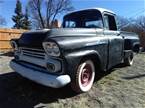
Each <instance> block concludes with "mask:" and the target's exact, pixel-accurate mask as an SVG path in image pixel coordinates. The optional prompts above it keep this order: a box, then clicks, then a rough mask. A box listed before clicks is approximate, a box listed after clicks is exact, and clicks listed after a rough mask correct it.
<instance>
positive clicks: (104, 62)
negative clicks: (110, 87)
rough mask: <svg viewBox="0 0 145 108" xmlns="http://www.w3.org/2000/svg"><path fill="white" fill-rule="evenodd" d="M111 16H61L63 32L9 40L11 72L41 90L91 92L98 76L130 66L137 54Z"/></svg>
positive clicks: (134, 39)
mask: <svg viewBox="0 0 145 108" xmlns="http://www.w3.org/2000/svg"><path fill="white" fill-rule="evenodd" d="M115 18H116V15H115V13H114V12H112V11H109V10H106V9H102V8H92V9H85V10H80V11H75V12H72V13H69V14H67V15H65V16H64V19H63V28H59V29H51V30H36V31H30V32H26V33H23V34H22V36H21V37H20V39H18V40H11V44H12V46H13V48H14V49H15V58H14V59H13V60H12V61H11V62H10V66H11V68H12V69H13V70H15V71H16V72H18V73H19V74H21V75H22V76H24V77H26V78H28V79H30V80H33V81H34V82H37V83H40V84H42V85H45V86H49V87H53V88H60V87H63V86H65V85H67V84H69V83H71V87H72V89H73V90H74V91H76V92H78V93H80V92H87V91H89V90H90V89H91V87H92V85H93V82H94V79H95V77H96V76H97V75H99V74H98V73H99V72H102V71H107V70H108V69H110V68H112V67H113V66H115V65H117V64H120V63H124V64H126V65H129V66H130V65H132V64H133V57H134V55H133V52H138V51H139V38H138V36H137V35H136V34H134V33H129V32H123V31H118V30H117V25H116V20H115Z"/></svg>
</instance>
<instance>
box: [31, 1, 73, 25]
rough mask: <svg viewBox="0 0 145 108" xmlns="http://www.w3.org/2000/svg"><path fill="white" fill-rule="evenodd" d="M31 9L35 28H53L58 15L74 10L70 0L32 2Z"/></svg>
mask: <svg viewBox="0 0 145 108" xmlns="http://www.w3.org/2000/svg"><path fill="white" fill-rule="evenodd" d="M29 9H30V12H31V16H32V20H33V22H34V23H35V26H37V27H39V28H51V22H52V21H54V20H55V18H56V16H57V15H58V14H61V13H63V12H66V11H70V10H72V9H73V7H72V6H71V1H70V0H30V1H29Z"/></svg>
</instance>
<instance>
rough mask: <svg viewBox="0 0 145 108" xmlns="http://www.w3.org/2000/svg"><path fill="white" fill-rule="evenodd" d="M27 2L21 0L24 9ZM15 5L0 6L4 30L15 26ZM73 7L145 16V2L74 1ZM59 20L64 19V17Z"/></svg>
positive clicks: (10, 0)
mask: <svg viewBox="0 0 145 108" xmlns="http://www.w3.org/2000/svg"><path fill="white" fill-rule="evenodd" d="M0 1H1V0H0ZM27 1H28V0H21V2H22V5H23V7H25V5H26V4H27ZM15 4H16V0H3V3H1V4H0V15H1V16H3V17H4V18H5V19H6V22H7V25H5V26H3V27H4V28H11V27H12V26H13V21H12V20H11V17H12V15H14V9H15ZM72 5H73V6H74V8H75V10H78V9H84V8H91V7H101V8H107V9H110V10H112V11H114V12H115V13H116V14H117V15H120V16H123V17H128V18H129V17H132V18H135V17H138V16H141V15H145V0H72ZM59 19H62V16H60V18H59Z"/></svg>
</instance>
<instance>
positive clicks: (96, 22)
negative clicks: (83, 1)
mask: <svg viewBox="0 0 145 108" xmlns="http://www.w3.org/2000/svg"><path fill="white" fill-rule="evenodd" d="M63 27H64V28H103V22H102V15H101V13H100V12H99V11H97V10H85V11H79V12H74V13H71V14H68V15H66V16H65V17H64V22H63Z"/></svg>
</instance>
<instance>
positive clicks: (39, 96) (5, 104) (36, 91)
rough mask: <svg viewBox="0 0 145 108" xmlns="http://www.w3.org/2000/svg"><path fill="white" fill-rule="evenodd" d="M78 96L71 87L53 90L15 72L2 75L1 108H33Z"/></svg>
mask: <svg viewBox="0 0 145 108" xmlns="http://www.w3.org/2000/svg"><path fill="white" fill-rule="evenodd" d="M76 95H77V94H76V93H74V92H73V91H72V90H71V88H70V85H68V86H66V87H64V88H60V89H53V88H48V87H44V86H41V85H39V84H36V83H33V82H32V81H29V80H27V79H25V78H23V77H21V76H19V75H18V74H17V73H15V72H11V73H7V74H2V75H0V108H32V107H34V106H36V105H38V104H40V103H44V104H45V103H52V102H56V101H58V99H65V98H70V97H73V96H76Z"/></svg>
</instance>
